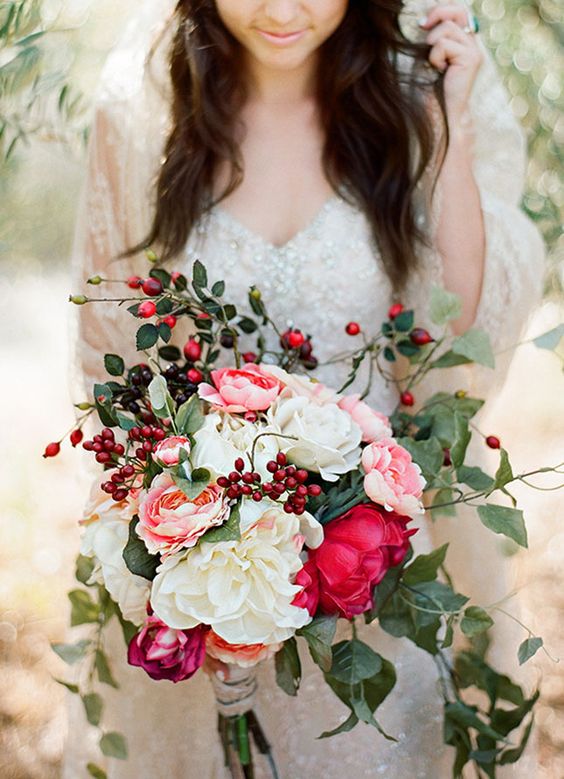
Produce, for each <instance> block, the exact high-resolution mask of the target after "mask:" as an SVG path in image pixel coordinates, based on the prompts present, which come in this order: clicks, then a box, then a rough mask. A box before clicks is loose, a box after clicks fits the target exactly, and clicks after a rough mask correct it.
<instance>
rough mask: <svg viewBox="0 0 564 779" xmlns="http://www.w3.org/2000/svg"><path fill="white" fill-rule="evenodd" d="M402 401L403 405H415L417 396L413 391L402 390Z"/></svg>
mask: <svg viewBox="0 0 564 779" xmlns="http://www.w3.org/2000/svg"><path fill="white" fill-rule="evenodd" d="M400 402H401V404H402V406H413V405H415V398H414V397H413V395H412V394H411V392H407V391H406V392H402V393H401V395H400Z"/></svg>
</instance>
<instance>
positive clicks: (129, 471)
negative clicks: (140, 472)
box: [121, 465, 135, 478]
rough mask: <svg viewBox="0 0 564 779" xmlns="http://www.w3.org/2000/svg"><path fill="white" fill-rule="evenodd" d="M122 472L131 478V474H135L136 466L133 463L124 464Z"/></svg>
mask: <svg viewBox="0 0 564 779" xmlns="http://www.w3.org/2000/svg"><path fill="white" fill-rule="evenodd" d="M121 472H122V473H123V475H124V476H125V477H127V478H129V477H130V476H133V474H134V473H135V468H134V467H133V465H124V466H123V468H122V469H121Z"/></svg>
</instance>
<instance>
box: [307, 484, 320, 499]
mask: <svg viewBox="0 0 564 779" xmlns="http://www.w3.org/2000/svg"><path fill="white" fill-rule="evenodd" d="M307 492H308V495H311V496H312V498H317V497H318V496H319V495H321V493H322V489H321V487H320V486H319V484H310V485H309V487H308V488H307Z"/></svg>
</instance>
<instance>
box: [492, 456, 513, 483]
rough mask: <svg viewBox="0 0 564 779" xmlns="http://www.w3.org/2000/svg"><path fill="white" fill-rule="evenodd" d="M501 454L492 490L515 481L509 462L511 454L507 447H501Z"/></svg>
mask: <svg viewBox="0 0 564 779" xmlns="http://www.w3.org/2000/svg"><path fill="white" fill-rule="evenodd" d="M499 455H500V461H499V468H498V469H497V471H496V474H495V481H494V484H493V486H492V488H491V492H493V491H494V490H499V489H501V488H502V487H505V485H506V484H509V482H511V481H513V478H514V476H513V469H512V468H511V463H510V462H509V455H508V454H507V452H506V451H505V449H500V452H499Z"/></svg>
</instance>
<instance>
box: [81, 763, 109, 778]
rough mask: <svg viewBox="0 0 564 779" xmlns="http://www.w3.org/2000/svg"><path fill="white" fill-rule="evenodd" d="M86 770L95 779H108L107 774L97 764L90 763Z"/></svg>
mask: <svg viewBox="0 0 564 779" xmlns="http://www.w3.org/2000/svg"><path fill="white" fill-rule="evenodd" d="M86 770H87V771H88V773H89V774H90V776H93V777H94V779H108V775H107V773H106V772H105V771H103V770H102V769H101V768H100V766H97V765H96V763H88V765H87V766H86Z"/></svg>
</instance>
